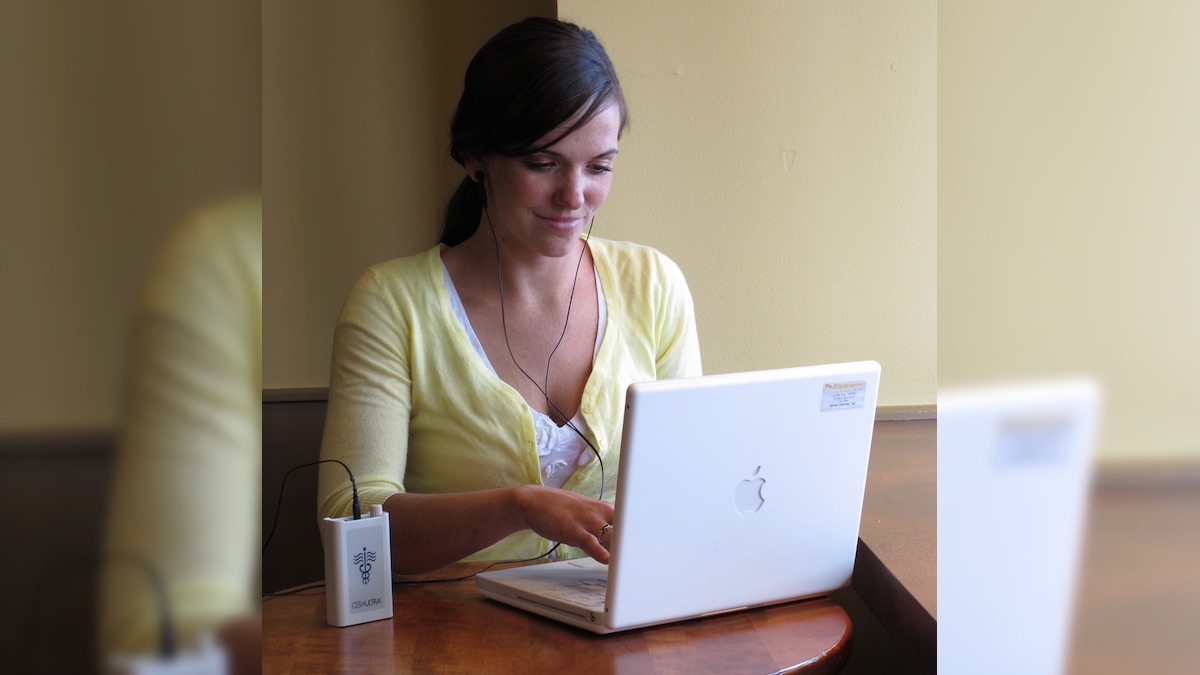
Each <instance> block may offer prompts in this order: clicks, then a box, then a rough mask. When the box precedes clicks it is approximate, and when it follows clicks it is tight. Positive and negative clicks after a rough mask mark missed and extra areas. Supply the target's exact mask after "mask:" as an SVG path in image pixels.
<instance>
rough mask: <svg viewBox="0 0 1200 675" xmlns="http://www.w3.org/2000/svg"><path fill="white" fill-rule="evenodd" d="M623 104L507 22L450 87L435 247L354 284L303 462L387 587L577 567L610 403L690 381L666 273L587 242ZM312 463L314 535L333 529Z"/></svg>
mask: <svg viewBox="0 0 1200 675" xmlns="http://www.w3.org/2000/svg"><path fill="white" fill-rule="evenodd" d="M625 126H626V110H625V99H624V95H623V94H622V92H621V88H620V85H619V83H618V81H617V77H616V73H615V71H614V70H613V67H612V64H611V62H610V61H609V59H608V56H607V54H606V53H605V51H604V48H603V47H602V46H601V45H600V43H599V42H598V41H597V40H596V38H595V36H594V35H593V34H592V33H591V32H590V31H587V30H584V29H581V28H579V27H578V26H575V25H572V24H569V23H564V22H560V21H554V20H550V19H527V20H525V21H522V22H520V23H517V24H515V25H513V26H510V27H508V28H506V29H504V30H502V31H501V32H500V33H498V34H497V35H496V36H495V37H493V38H492V39H491V40H490V41H489V42H488V43H487V44H486V45H484V47H483V48H482V49H480V51H479V53H478V54H476V56H475V58H474V59H473V60H472V62H471V64H470V66H469V67H468V69H467V74H466V78H465V81H464V88H463V94H462V97H461V99H460V101H459V105H458V109H457V111H456V113H455V116H454V121H453V124H452V126H451V145H450V154H451V156H452V157H453V158H454V159H455V161H457V162H458V163H459V164H461V165H462V166H463V168H464V169H465V170H466V177H464V179H463V181H462V183H461V184H460V185H459V187H458V189H457V190H456V192H455V193H454V195H453V196H452V197H451V199H450V202H449V204H448V205H447V208H446V215H445V222H444V227H443V232H442V238H441V244H440V245H439V246H437V247H435V248H433V249H431V250H430V251H427V252H425V253H423V254H419V255H416V256H413V257H409V258H401V259H397V260H392V261H389V262H386V263H383V264H380V265H376V266H374V267H372V268H370V269H369V270H368V271H367V273H366V274H365V275H364V276H363V277H362V278H361V279H360V280H359V281H358V283H357V284H356V285H355V287H354V289H353V290H352V291H351V293H350V296H349V298H348V299H347V301H346V305H345V307H344V308H343V310H342V315H341V317H340V318H339V321H338V325H337V330H336V335H335V340H334V355H333V367H332V371H331V375H330V394H329V409H328V415H327V418H326V426H325V436H324V440H323V444H322V457H323V458H324V459H338V460H341V461H342V462H345V463H346V464H347V465H348V466H349V467H350V469H351V471H353V473H354V475H355V477H356V479H357V483H358V486H359V493H360V496H361V500H362V502H363V503H364V504H374V503H382V504H383V505H384V509H385V510H386V511H388V513H389V514H390V518H391V523H392V532H391V535H392V569H393V571H396V572H400V573H416V572H423V571H429V570H434V569H438V568H440V567H442V566H445V565H447V564H449V563H452V562H455V561H458V560H460V559H464V558H467V559H475V560H498V559H514V558H532V557H540V556H543V555H547V554H549V553H550V552H552V551H553V554H554V555H557V556H559V557H572V556H579V555H583V554H586V555H590V556H592V557H594V558H596V559H597V560H599V561H601V562H608V543H609V538H610V536H611V535H609V534H608V531H609V529H611V523H612V521H613V507H612V503H611V501H612V499H613V496H614V494H615V488H616V467H617V458H618V455H619V451H620V440H621V439H620V434H621V425H622V414H623V412H624V396H625V389H626V387H627V386H628V385H629V384H630V383H632V382H637V381H645V380H653V379H660V378H674V377H684V376H692V375H699V374H700V351H699V345H698V342H697V338H696V327H695V320H694V315H693V310H692V300H691V296H690V294H689V292H688V289H687V284H686V283H685V281H684V279H683V275H682V274H681V273H680V271H679V268H678V267H677V266H675V264H674V263H672V262H671V261H670V260H668V259H667V258H666V257H664V256H662V255H661V254H659V253H658V252H656V251H654V250H652V249H649V248H647V247H644V246H637V245H634V244H628V243H617V242H610V241H602V240H599V239H596V238H590V236H589V235H590V228H591V223H592V220H593V218H594V216H595V214H596V212H597V210H598V209H599V208H600V206H601V205H602V204H603V203H604V200H605V198H606V197H607V196H608V190H609V186H610V183H611V180H612V170H613V165H614V162H615V159H616V155H617V142H618V139H619V137H620V135H621V132H622V131H623V130H624V128H625ZM350 501H351V497H350V485H349V482H348V480H347V479H346V475H345V472H344V471H342V470H341V468H340V467H337V466H336V465H329V464H326V465H323V466H322V469H321V483H320V489H319V495H318V503H319V514H320V515H321V516H331V517H340V516H345V515H348V514H349V513H350Z"/></svg>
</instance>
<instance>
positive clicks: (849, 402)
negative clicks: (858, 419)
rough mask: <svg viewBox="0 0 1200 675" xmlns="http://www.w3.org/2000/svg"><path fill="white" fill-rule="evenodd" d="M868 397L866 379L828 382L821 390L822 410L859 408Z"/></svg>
mask: <svg viewBox="0 0 1200 675" xmlns="http://www.w3.org/2000/svg"><path fill="white" fill-rule="evenodd" d="M866 398H867V382H866V380H855V381H854V382H827V383H825V388H824V390H822V391H821V412H831V411H834V410H857V409H859V408H862V407H863V403H864V402H865V401H866Z"/></svg>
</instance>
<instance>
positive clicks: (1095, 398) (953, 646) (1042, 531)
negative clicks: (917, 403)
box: [937, 380, 1100, 675]
mask: <svg viewBox="0 0 1200 675" xmlns="http://www.w3.org/2000/svg"><path fill="white" fill-rule="evenodd" d="M1099 405H1100V392H1099V389H1098V387H1097V386H1096V385H1095V384H1094V383H1093V382H1091V381H1089V380H1078V381H1063V382H1048V383H1042V384H1037V383H1034V384H1016V385H1009V386H1004V387H995V388H979V389H962V390H954V391H946V392H939V394H938V430H937V437H938V469H937V473H938V668H939V670H941V671H942V672H947V673H977V674H987V673H997V674H1001V673H1028V674H1030V675H1037V674H1040V673H1046V674H1052V673H1060V672H1062V671H1063V668H1064V664H1065V660H1066V653H1067V647H1068V644H1069V635H1070V628H1071V619H1072V612H1073V605H1074V597H1075V588H1076V578H1077V570H1078V567H1079V562H1078V561H1079V551H1080V547H1081V541H1082V538H1083V536H1082V535H1083V530H1084V525H1085V518H1086V513H1087V508H1088V493H1089V488H1090V479H1091V465H1092V454H1093V449H1094V445H1095V435H1096V427H1097V415H1098V409H1099Z"/></svg>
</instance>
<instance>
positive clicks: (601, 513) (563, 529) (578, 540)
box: [514, 485, 614, 565]
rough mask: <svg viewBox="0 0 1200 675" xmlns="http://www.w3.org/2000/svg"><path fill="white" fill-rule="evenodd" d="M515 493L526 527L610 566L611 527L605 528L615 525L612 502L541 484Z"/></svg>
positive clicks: (519, 489)
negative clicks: (580, 550) (573, 547)
mask: <svg viewBox="0 0 1200 675" xmlns="http://www.w3.org/2000/svg"><path fill="white" fill-rule="evenodd" d="M514 494H515V502H516V504H517V508H518V512H519V513H520V514H521V518H522V520H523V522H524V525H525V527H526V528H528V529H530V530H533V531H534V532H536V533H537V534H539V535H541V536H543V537H545V538H546V539H549V540H550V541H556V542H559V543H562V544H566V545H568V546H575V547H576V548H579V549H582V550H583V552H584V553H587V554H588V555H590V556H591V557H593V558H595V559H596V560H597V561H599V562H601V563H604V564H606V565H607V564H608V546H609V543H610V542H611V539H612V535H611V534H610V533H609V532H608V530H611V529H612V528H606V527H605V526H606V525H611V524H612V522H613V515H614V511H613V505H612V504H611V503H610V502H604V501H600V500H598V499H592V498H590V497H585V496H583V495H580V494H576V493H574V492H569V491H567V490H559V489H556V488H550V487H545V486H542V485H525V486H522V487H519V488H514Z"/></svg>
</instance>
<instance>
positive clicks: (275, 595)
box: [262, 581, 325, 602]
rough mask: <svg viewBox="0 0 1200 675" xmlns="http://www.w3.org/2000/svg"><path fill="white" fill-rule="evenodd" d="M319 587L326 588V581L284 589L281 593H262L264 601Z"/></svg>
mask: <svg viewBox="0 0 1200 675" xmlns="http://www.w3.org/2000/svg"><path fill="white" fill-rule="evenodd" d="M318 588H325V582H323V581H322V582H321V583H319V584H312V585H310V586H301V587H300V588H293V589H291V590H287V591H283V592H281V593H263V594H262V596H263V602H266V601H267V600H270V599H271V598H283V597H286V596H289V595H295V594H297V593H300V592H303V591H314V590H316V589H318Z"/></svg>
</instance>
